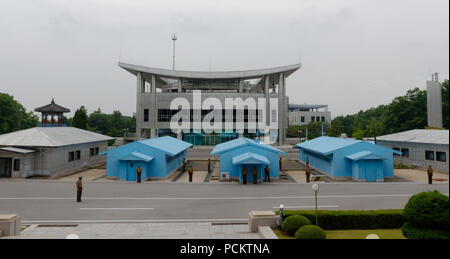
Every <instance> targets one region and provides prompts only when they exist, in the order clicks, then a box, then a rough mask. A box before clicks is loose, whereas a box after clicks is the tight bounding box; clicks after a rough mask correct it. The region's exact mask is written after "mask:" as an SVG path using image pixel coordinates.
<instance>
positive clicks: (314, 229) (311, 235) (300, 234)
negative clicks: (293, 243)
mask: <svg viewBox="0 0 450 259" xmlns="http://www.w3.org/2000/svg"><path fill="white" fill-rule="evenodd" d="M326 238H327V233H325V231H323V229H321V228H320V227H318V226H315V225H306V226H303V227H301V228H300V229H299V230H297V232H295V239H326Z"/></svg>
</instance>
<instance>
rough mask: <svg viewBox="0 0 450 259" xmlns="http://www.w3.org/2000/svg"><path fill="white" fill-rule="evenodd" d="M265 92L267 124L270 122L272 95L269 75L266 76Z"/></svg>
mask: <svg viewBox="0 0 450 259" xmlns="http://www.w3.org/2000/svg"><path fill="white" fill-rule="evenodd" d="M264 80H265V82H264V93H265V95H266V126H269V124H270V95H269V76H265V78H264Z"/></svg>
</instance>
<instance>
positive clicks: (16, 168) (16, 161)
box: [14, 156, 445, 171]
mask: <svg viewBox="0 0 450 259" xmlns="http://www.w3.org/2000/svg"><path fill="white" fill-rule="evenodd" d="M444 157H445V156H444ZM14 171H20V159H14Z"/></svg>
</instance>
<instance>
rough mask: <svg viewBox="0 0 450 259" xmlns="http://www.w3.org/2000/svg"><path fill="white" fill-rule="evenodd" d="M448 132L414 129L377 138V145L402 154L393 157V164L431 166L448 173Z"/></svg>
mask: <svg viewBox="0 0 450 259" xmlns="http://www.w3.org/2000/svg"><path fill="white" fill-rule="evenodd" d="M448 134H449V131H448V130H426V129H416V130H409V131H405V132H400V133H395V134H390V135H385V136H380V137H377V144H379V145H382V146H386V147H389V148H392V149H394V150H397V151H400V152H402V155H401V156H398V155H396V156H394V163H397V164H398V163H402V164H405V165H409V166H415V167H418V168H426V167H428V166H430V165H431V166H432V167H433V168H434V169H436V170H439V171H441V172H446V173H448V172H449V170H448V169H449V167H448V159H449V157H448V156H449V155H448V153H449V145H448V144H449V135H448Z"/></svg>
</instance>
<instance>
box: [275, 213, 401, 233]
mask: <svg viewBox="0 0 450 259" xmlns="http://www.w3.org/2000/svg"><path fill="white" fill-rule="evenodd" d="M284 215H285V217H287V218H290V217H291V216H292V215H303V216H305V217H307V218H308V219H309V220H310V221H311V222H315V217H316V214H315V211H313V210H297V211H295V210H288V211H285V214H284ZM318 221H319V226H320V227H321V228H323V229H326V230H333V229H339V230H342V229H390V228H400V227H401V226H402V225H403V223H405V218H404V216H403V210H369V211H357V210H354V211H353V210H350V211H345V210H342V211H328V210H319V211H318Z"/></svg>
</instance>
